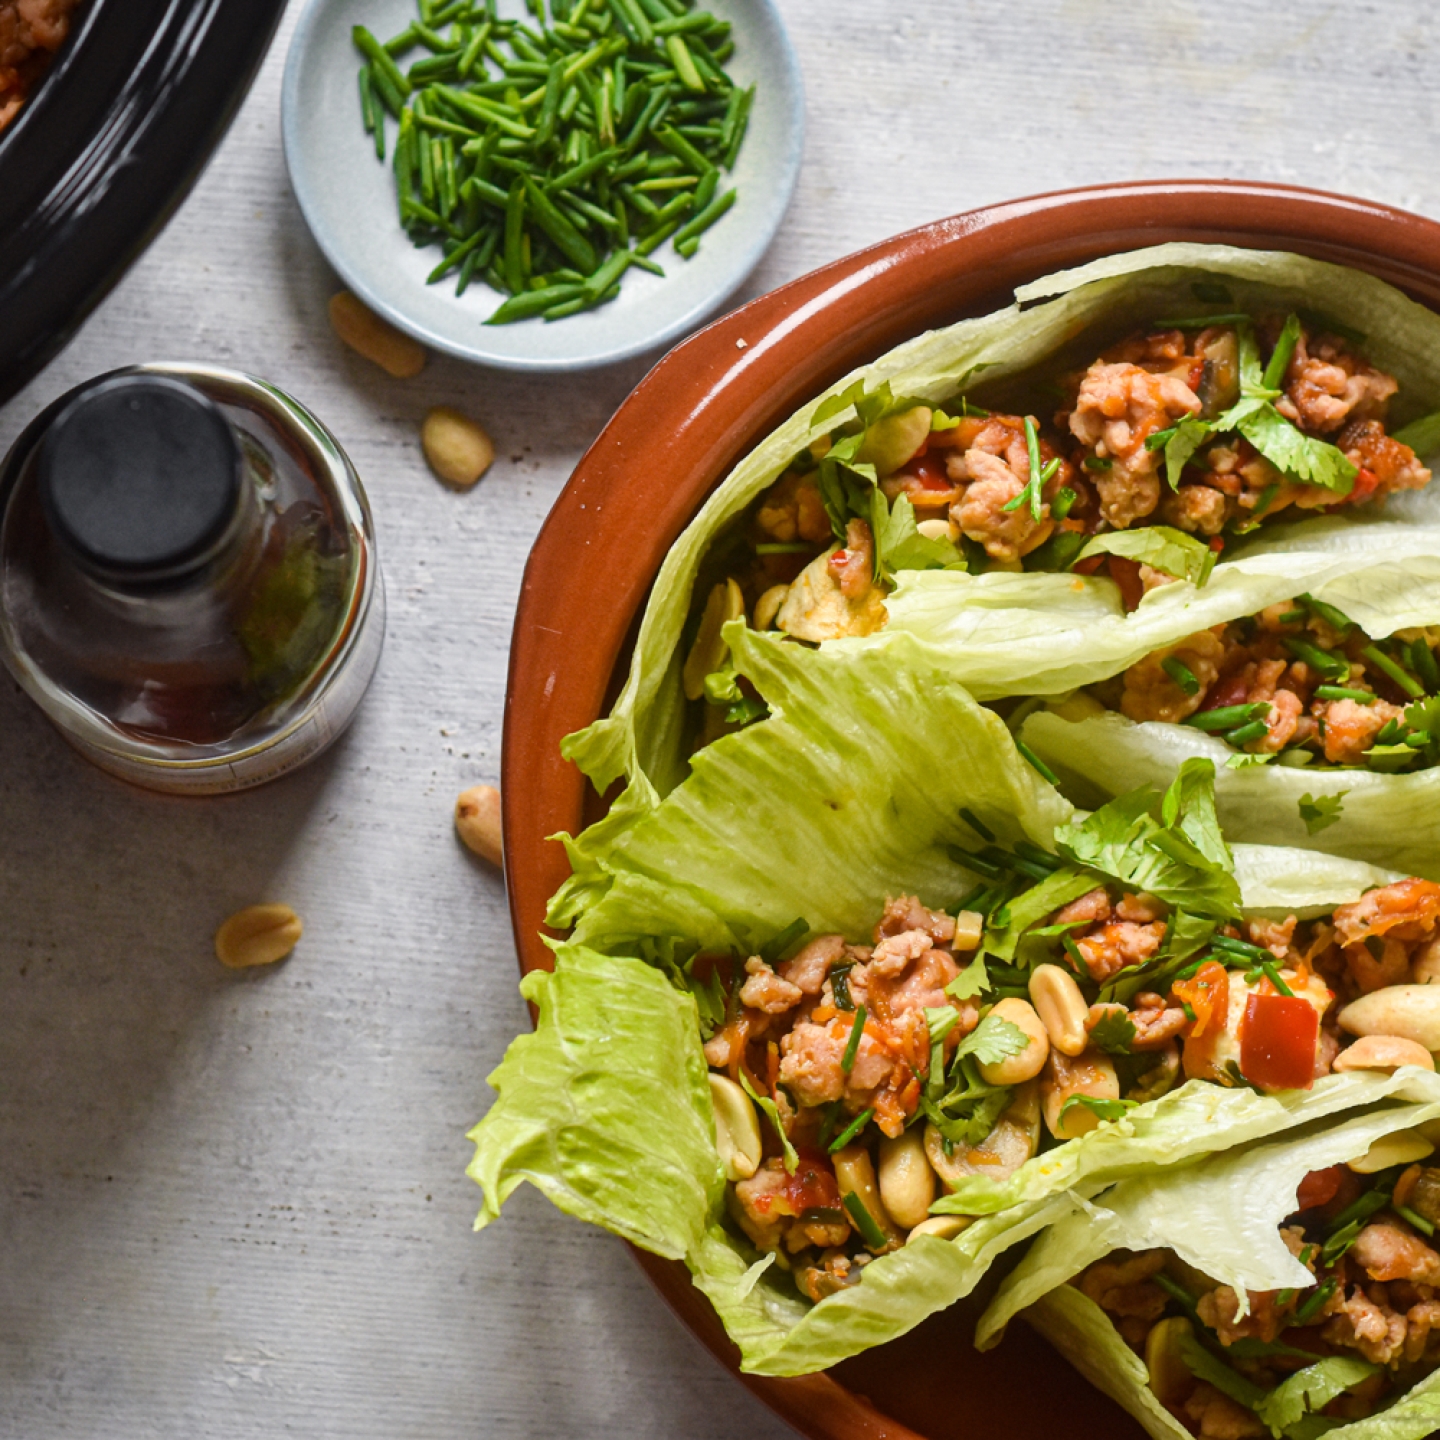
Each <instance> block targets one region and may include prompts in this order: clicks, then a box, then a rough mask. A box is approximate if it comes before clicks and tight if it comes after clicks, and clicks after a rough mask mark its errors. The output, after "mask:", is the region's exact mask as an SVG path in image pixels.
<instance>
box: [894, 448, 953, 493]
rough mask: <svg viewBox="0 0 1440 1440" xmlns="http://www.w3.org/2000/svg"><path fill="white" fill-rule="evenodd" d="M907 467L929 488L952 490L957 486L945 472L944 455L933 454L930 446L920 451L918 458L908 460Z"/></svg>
mask: <svg viewBox="0 0 1440 1440" xmlns="http://www.w3.org/2000/svg"><path fill="white" fill-rule="evenodd" d="M905 469H906V470H907V471H908V472H909V473H910V474H911V475H913V476H915V478H916V479H917V480H919V482H920V483H921V485H923V486H924V488H925V489H927V490H952V489H954V487H955V482H954V481H953V480H952V479H951V478H950V477H949V476H948V475H947V474H946V473H945V459H944V456H943V455H936V454H933V453H932V452H930V450H929V449H928V448H927V449H924V450H922V451H921V452H920V455H919V458H918V459H912V460H910V461H908V462H907V463H906V466H905Z"/></svg>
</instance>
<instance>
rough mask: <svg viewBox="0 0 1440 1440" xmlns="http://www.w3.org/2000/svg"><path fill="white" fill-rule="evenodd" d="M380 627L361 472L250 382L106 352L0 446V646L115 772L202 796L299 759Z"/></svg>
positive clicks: (360, 679)
mask: <svg viewBox="0 0 1440 1440" xmlns="http://www.w3.org/2000/svg"><path fill="white" fill-rule="evenodd" d="M384 628H385V600H384V587H383V584H382V581H381V577H380V570H379V564H378V561H377V558H376V553H375V537H374V529H373V525H372V522H371V518H370V510H369V506H368V504H367V502H366V499H365V492H364V489H363V488H362V486H361V484H360V480H359V477H358V476H357V475H356V473H355V470H354V468H353V467H352V466H351V464H350V462H349V460H348V459H347V458H346V456H345V454H344V452H343V451H342V450H341V448H340V446H339V445H338V443H337V442H336V440H335V438H334V436H333V435H331V434H330V432H329V431H328V430H326V429H325V427H324V426H323V425H321V424H320V422H319V421H318V420H316V419H315V417H314V416H312V415H311V414H310V413H309V412H308V411H306V410H304V409H303V408H301V406H299V405H298V404H296V403H295V401H293V400H292V399H290V398H289V397H288V396H286V395H284V394H282V393H281V392H280V391H279V390H276V389H275V388H273V387H272V386H270V385H268V384H266V383H265V382H264V381H263V380H258V379H256V378H254V377H253V376H249V375H244V374H240V373H238V372H235V371H229V370H220V369H213V368H208V367H202V366H195V365H185V366H181V365H140V366H135V367H133V368H130V369H126V370H117V371H114V372H112V373H111V374H108V375H102V376H100V377H99V378H97V379H95V380H92V381H89V382H88V383H86V384H84V385H81V386H80V387H78V388H77V389H75V390H72V391H71V392H70V393H69V394H68V395H65V396H62V397H61V398H60V399H59V400H57V401H55V402H54V404H52V405H51V406H50V407H49V408H48V409H46V410H45V411H44V412H43V413H42V414H41V415H39V416H38V417H37V418H36V419H35V420H34V421H33V422H32V423H31V425H30V426H29V427H28V428H27V429H26V430H25V432H24V433H23V434H22V435H21V436H20V438H19V439H18V440H17V441H16V443H15V445H14V447H13V448H12V450H11V451H10V454H9V455H8V456H7V457H6V459H5V461H4V463H3V465H0V655H3V658H4V660H5V663H6V665H7V666H8V667H9V669H10V671H11V673H12V674H13V675H14V676H15V678H16V679H17V680H18V681H19V682H20V684H21V685H22V686H23V687H24V688H25V689H26V691H28V692H29V694H30V695H31V697H32V698H33V699H34V700H35V701H36V702H37V703H38V704H39V705H40V706H41V708H42V709H43V710H44V711H45V713H46V714H47V715H48V716H49V718H50V719H51V720H52V721H53V722H54V723H55V724H56V725H57V726H58V727H59V729H60V731H61V733H62V734H64V735H65V737H66V738H67V739H68V740H69V741H70V742H71V743H72V744H74V745H75V746H76V747H77V748H78V749H79V750H80V751H81V752H82V753H83V754H84V755H86V756H87V757H88V758H89V759H91V760H93V761H94V762H95V763H96V764H97V765H100V766H101V767H102V768H104V769H106V770H108V771H110V772H111V773H113V774H115V775H119V776H121V777H122V778H123V779H126V780H130V781H133V782H134V783H136V784H138V785H143V786H146V787H148V788H150V789H154V790H164V791H171V792H177V793H189V794H216V793H221V792H224V791H230V790H238V789H243V788H246V787H248V786H251V785H258V784H261V783H263V782H264V781H266V780H271V779H274V778H275V777H276V776H278V775H281V774H284V773H285V772H286V771H288V770H291V769H294V768H295V767H296V766H297V765H301V764H303V763H304V762H305V761H306V760H309V759H311V758H312V757H314V756H315V755H317V754H319V753H320V751H322V750H323V749H324V748H325V747H326V746H327V745H328V744H330V742H331V741H333V740H334V739H335V738H336V737H337V736H338V735H339V734H340V733H341V731H343V730H344V728H345V726H346V725H348V724H349V722H350V720H351V719H352V718H353V716H354V713H355V709H356V706H357V705H358V704H359V702H360V699H361V697H362V695H363V694H364V692H365V689H366V687H367V686H368V685H369V682H370V678H371V676H372V675H373V673H374V670H375V665H376V662H377V660H378V659H379V655H380V646H381V642H382V639H383V636H384Z"/></svg>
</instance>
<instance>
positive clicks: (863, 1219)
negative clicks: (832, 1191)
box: [842, 1190, 890, 1250]
mask: <svg viewBox="0 0 1440 1440" xmlns="http://www.w3.org/2000/svg"><path fill="white" fill-rule="evenodd" d="M842 1203H843V1204H844V1206H845V1209H846V1211H847V1212H848V1214H849V1216H850V1219H851V1220H852V1221H853V1222H854V1224H855V1228H856V1229H857V1230H858V1231H859V1232H860V1238H861V1239H862V1240H863V1241H864V1242H865V1244H866V1245H867V1246H869V1248H870V1249H871V1250H884V1249H885V1248H886V1246H887V1245H888V1244H889V1243H890V1242H889V1241H888V1240H887V1239H886V1238H885V1232H884V1231H883V1230H882V1229H881V1228H880V1227H879V1225H877V1224H876V1223H875V1217H874V1216H873V1215H872V1214H871V1213H870V1212H869V1211H868V1210H867V1209H866V1208H865V1202H864V1201H863V1200H862V1199H861V1198H860V1197H859V1196H858V1195H857V1194H856V1193H855V1192H854V1191H853V1190H851V1191H850V1192H849V1193H848V1194H847V1195H846V1196H845V1199H844V1201H843V1202H842Z"/></svg>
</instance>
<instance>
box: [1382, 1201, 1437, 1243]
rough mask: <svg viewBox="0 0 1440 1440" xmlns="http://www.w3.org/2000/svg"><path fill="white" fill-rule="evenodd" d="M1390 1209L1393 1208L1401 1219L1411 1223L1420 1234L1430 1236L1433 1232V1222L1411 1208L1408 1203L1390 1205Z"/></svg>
mask: <svg viewBox="0 0 1440 1440" xmlns="http://www.w3.org/2000/svg"><path fill="white" fill-rule="evenodd" d="M1391 1209H1393V1210H1394V1211H1395V1213H1396V1214H1397V1215H1398V1216H1399V1217H1400V1218H1401V1219H1402V1220H1405V1221H1407V1222H1408V1223H1409V1224H1411V1225H1413V1226H1414V1227H1415V1228H1416V1229H1417V1230H1418V1231H1419V1232H1420V1233H1421V1234H1422V1235H1426V1236H1430V1235H1433V1234H1434V1233H1435V1226H1434V1224H1433V1223H1432V1222H1431V1221H1429V1220H1427V1219H1426V1218H1425V1217H1424V1216H1423V1215H1421V1214H1419V1213H1418V1212H1417V1211H1415V1210H1412V1209H1411V1208H1410V1207H1409V1206H1408V1205H1392V1206H1391Z"/></svg>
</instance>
